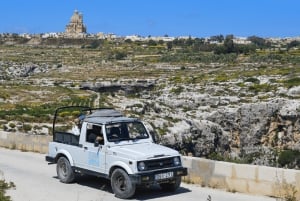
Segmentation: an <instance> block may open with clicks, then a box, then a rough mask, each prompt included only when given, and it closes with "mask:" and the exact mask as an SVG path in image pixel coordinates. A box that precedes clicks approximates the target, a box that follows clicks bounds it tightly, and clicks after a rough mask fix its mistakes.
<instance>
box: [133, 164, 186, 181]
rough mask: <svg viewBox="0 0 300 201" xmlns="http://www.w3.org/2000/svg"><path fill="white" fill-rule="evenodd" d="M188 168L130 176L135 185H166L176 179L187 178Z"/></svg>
mask: <svg viewBox="0 0 300 201" xmlns="http://www.w3.org/2000/svg"><path fill="white" fill-rule="evenodd" d="M186 175H187V168H184V167H177V168H172V169H164V170H155V171H151V172H141V173H137V174H132V175H129V176H130V178H131V180H132V182H134V183H135V184H138V185H140V184H152V183H164V182H168V181H170V180H173V179H174V178H176V177H181V176H186Z"/></svg>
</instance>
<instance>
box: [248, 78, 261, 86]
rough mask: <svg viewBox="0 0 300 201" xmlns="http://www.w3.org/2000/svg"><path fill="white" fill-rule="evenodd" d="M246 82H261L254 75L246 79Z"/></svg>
mask: <svg viewBox="0 0 300 201" xmlns="http://www.w3.org/2000/svg"><path fill="white" fill-rule="evenodd" d="M245 82H252V83H255V84H259V83H260V81H259V79H257V78H254V77H250V78H248V79H246V80H245Z"/></svg>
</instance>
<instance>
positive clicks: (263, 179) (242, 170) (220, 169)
mask: <svg viewBox="0 0 300 201" xmlns="http://www.w3.org/2000/svg"><path fill="white" fill-rule="evenodd" d="M183 164H184V166H185V167H187V168H188V172H189V174H188V176H186V177H185V178H184V181H185V182H187V183H195V184H200V185H201V186H208V187H211V188H218V189H224V190H227V191H230V192H241V193H247V194H256V195H265V196H272V197H282V198H284V197H287V196H296V197H297V198H298V199H297V200H299V198H300V171H298V170H293V169H282V168H273V167H266V166H257V165H246V164H235V163H227V162H221V161H212V160H207V159H203V158H195V157H183Z"/></svg>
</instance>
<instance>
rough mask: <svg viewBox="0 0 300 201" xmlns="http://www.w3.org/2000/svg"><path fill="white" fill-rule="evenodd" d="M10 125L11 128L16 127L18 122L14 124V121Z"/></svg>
mask: <svg viewBox="0 0 300 201" xmlns="http://www.w3.org/2000/svg"><path fill="white" fill-rule="evenodd" d="M8 125H9V127H10V128H15V127H16V124H14V123H9V124H8Z"/></svg>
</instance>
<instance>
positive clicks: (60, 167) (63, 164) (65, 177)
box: [56, 157, 75, 183]
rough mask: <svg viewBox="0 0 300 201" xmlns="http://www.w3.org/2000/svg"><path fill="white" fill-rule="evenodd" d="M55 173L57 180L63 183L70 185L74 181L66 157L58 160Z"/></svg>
mask: <svg viewBox="0 0 300 201" xmlns="http://www.w3.org/2000/svg"><path fill="white" fill-rule="evenodd" d="M56 173H57V176H58V178H59V180H60V181H61V182H63V183H71V182H73V181H74V180H75V173H74V171H73V170H72V167H71V165H70V162H69V160H68V159H67V158H66V157H60V158H59V159H58V161H57V165H56Z"/></svg>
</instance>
